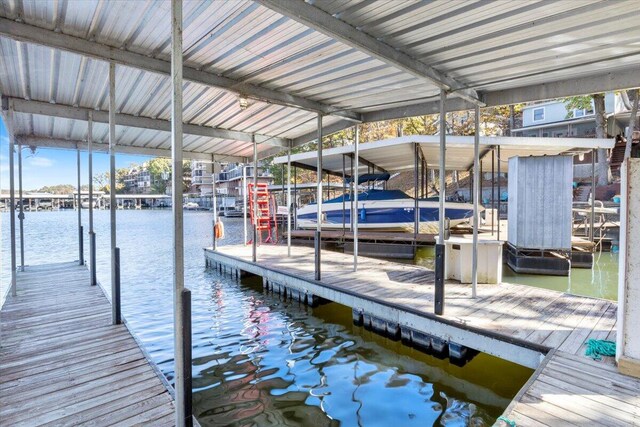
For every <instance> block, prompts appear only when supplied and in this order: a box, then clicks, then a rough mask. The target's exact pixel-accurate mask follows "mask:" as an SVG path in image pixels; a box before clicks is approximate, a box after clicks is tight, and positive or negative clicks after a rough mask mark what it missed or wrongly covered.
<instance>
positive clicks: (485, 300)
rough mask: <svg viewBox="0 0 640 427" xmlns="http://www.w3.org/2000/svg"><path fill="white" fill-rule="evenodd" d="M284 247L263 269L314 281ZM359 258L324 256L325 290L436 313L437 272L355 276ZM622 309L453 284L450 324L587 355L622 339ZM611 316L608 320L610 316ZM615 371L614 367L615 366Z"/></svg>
mask: <svg viewBox="0 0 640 427" xmlns="http://www.w3.org/2000/svg"><path fill="white" fill-rule="evenodd" d="M218 251H219V252H221V253H223V254H227V255H230V256H233V257H237V258H241V259H245V260H250V258H251V247H245V246H241V245H234V246H222V247H220V248H219V249H218ZM286 252H287V249H286V247H284V246H271V245H263V246H261V247H260V248H258V264H260V265H263V266H265V267H269V268H272V269H277V270H280V271H285V272H288V273H290V274H295V275H297V276H301V277H305V278H309V279H313V277H314V270H313V265H314V264H313V249H312V248H305V247H295V250H293V251H292V257H291V258H287V256H286ZM352 259H353V257H352V256H351V255H346V254H341V253H337V252H332V251H326V250H325V251H322V255H321V260H322V280H321V281H322V282H323V283H326V284H329V285H332V286H336V287H339V288H343V289H348V290H350V291H354V292H357V293H359V294H362V295H365V296H372V297H376V298H383V299H384V300H385V301H388V302H390V303H393V304H398V305H405V306H407V307H409V308H411V309H414V310H415V309H417V310H420V311H424V312H426V313H433V294H434V286H433V279H432V277H433V272H431V271H430V270H428V269H425V268H423V267H419V266H414V265H409V264H399V263H395V262H389V261H384V260H379V259H373V258H367V257H359V262H358V272H355V273H354V272H353V271H352ZM616 309H617V304H616V303H615V302H611V301H605V300H601V299H597V298H588V297H580V296H575V295H569V294H565V293H561V292H556V291H552V290H547V289H541V288H534V287H530V286H523V285H514V284H510V283H502V284H500V285H478V298H476V299H473V298H471V287H470V285H461V284H459V283H453V282H451V283H447V285H446V296H445V314H444V316H442V317H443V318H445V319H447V320H450V321H454V322H459V323H460V324H464V325H468V326H473V327H477V328H481V329H483V330H487V331H490V332H494V333H496V334H500V335H504V336H505V337H506V338H518V339H523V340H525V341H528V342H531V343H533V344H539V345H543V346H546V347H550V348H559V347H562V349H563V351H565V352H568V353H572V354H580V353H583V352H584V349H585V342H586V341H587V340H588V339H590V338H594V337H599V338H601V339H604V338H606V337H607V336H609V335H610V334H611V333H614V334H615V313H616ZM605 315H606V316H607V317H606V318H604V316H605ZM607 362H608V363H613V361H612V360H611V359H610V360H608V361H607Z"/></svg>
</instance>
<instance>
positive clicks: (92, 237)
mask: <svg viewBox="0 0 640 427" xmlns="http://www.w3.org/2000/svg"><path fill="white" fill-rule="evenodd" d="M88 116H89V117H88V119H87V152H88V153H89V154H88V155H89V160H88V162H89V166H88V172H89V269H90V270H91V286H95V285H97V284H98V278H97V275H96V233H95V231H94V230H93V203H94V201H93V114H92V113H91V112H89V115H88Z"/></svg>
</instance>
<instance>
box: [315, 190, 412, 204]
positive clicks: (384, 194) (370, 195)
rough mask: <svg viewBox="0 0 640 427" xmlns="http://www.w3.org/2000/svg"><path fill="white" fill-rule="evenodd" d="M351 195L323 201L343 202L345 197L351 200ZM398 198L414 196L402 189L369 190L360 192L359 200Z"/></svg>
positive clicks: (348, 200) (347, 200)
mask: <svg viewBox="0 0 640 427" xmlns="http://www.w3.org/2000/svg"><path fill="white" fill-rule="evenodd" d="M350 196H351V195H350V194H345V195H342V196H339V197H336V198H335V199H331V200H327V201H324V202H322V203H342V199H343V198H344V201H345V202H350V201H351V197H350ZM398 199H411V200H413V197H411V196H409V195H408V194H406V193H404V192H402V191H400V190H368V191H363V192H361V193H358V202H367V201H373V200H398Z"/></svg>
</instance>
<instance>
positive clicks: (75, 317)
mask: <svg viewBox="0 0 640 427" xmlns="http://www.w3.org/2000/svg"><path fill="white" fill-rule="evenodd" d="M89 283H90V278H89V271H88V270H87V268H86V267H84V266H80V265H78V263H77V262H75V263H64V264H49V265H40V266H32V267H30V266H27V267H26V270H25V271H24V272H19V273H18V276H17V289H18V294H17V296H16V297H12V296H8V297H7V300H6V302H5V304H4V305H3V307H2V310H1V311H0V333H1V337H2V339H1V344H0V355H1V356H0V424H2V425H7V426H9V425H11V426H37V425H43V424H47V425H49V424H51V425H81V424H83V425H84V424H90V425H93V426H106V425H123V426H124V425H144V424H146V425H154V426H172V425H175V409H174V404H173V399H172V397H171V395H170V394H169V391H168V387H169V386H168V384H167V383H166V382H163V381H166V380H164V376H163V375H162V373H160V372H159V371H158V370H157V369H156V368H155V366H154V365H152V363H151V362H150V361H149V360H148V359H147V358H146V357H145V354H144V353H143V351H142V350H141V347H140V346H139V344H138V342H137V341H136V340H135V339H134V337H133V336H132V335H131V334H130V333H129V330H128V329H127V326H125V325H123V324H120V325H112V323H111V304H110V303H109V301H108V300H107V298H106V297H105V295H104V294H103V292H102V289H101V288H100V286H91V285H90V284H89Z"/></svg>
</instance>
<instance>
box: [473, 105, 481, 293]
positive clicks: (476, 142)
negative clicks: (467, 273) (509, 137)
mask: <svg viewBox="0 0 640 427" xmlns="http://www.w3.org/2000/svg"><path fill="white" fill-rule="evenodd" d="M475 116H476V123H475V127H476V129H475V135H474V137H473V178H474V179H473V192H472V194H473V195H472V198H473V251H472V259H471V297H472V298H476V296H477V287H478V222H479V221H480V214H479V212H478V192H479V185H478V184H479V183H478V180H477V179H475V178H476V175H477V174H478V167H479V163H480V106H478V105H476V111H475Z"/></svg>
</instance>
